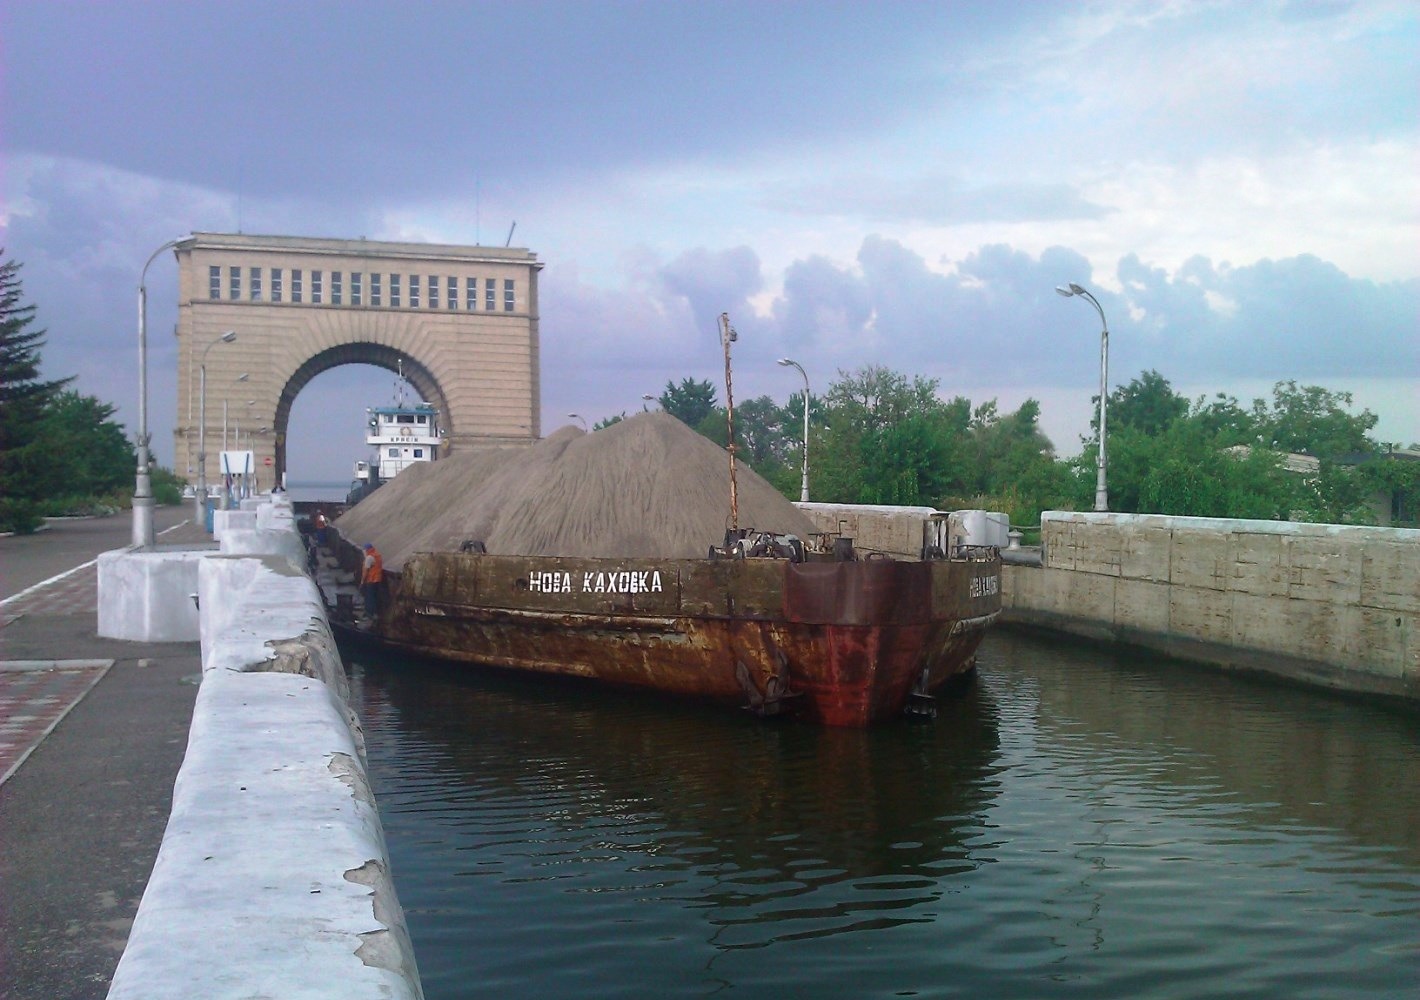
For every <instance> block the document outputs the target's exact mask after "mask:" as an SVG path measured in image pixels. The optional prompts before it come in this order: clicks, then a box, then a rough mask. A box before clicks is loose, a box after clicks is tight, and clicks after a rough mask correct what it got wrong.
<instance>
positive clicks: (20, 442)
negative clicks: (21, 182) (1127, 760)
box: [0, 250, 73, 530]
mask: <svg viewBox="0 0 1420 1000" xmlns="http://www.w3.org/2000/svg"><path fill="white" fill-rule="evenodd" d="M3 254H4V251H3V250H0V526H3V527H5V528H7V529H11V528H12V529H17V530H27V529H30V528H33V527H34V501H35V500H36V499H38V498H39V497H40V496H41V495H42V493H41V491H42V489H43V484H42V483H41V482H40V481H39V479H38V477H37V473H38V472H39V471H40V470H41V469H42V468H43V466H44V464H45V463H44V461H43V460H44V458H45V456H44V455H43V454H42V451H43V450H44V448H43V442H42V441H41V440H40V435H39V434H38V430H39V428H40V426H41V423H42V421H43V419H44V416H45V413H46V411H47V409H48V408H49V406H50V404H51V403H52V402H53V401H54V399H55V397H56V396H57V395H58V394H59V392H60V391H61V390H62V389H63V388H64V387H65V386H66V385H68V384H69V383H70V382H71V381H73V379H72V378H64V379H54V380H48V381H47V380H45V379H41V378H40V376H39V366H40V350H41V348H43V347H44V338H45V331H44V330H42V329H32V328H31V324H32V323H33V322H34V318H35V307H34V306H33V305H25V304H24V303H23V289H22V285H21V282H20V265H19V264H18V263H16V262H14V261H11V260H6V259H4V256H3Z"/></svg>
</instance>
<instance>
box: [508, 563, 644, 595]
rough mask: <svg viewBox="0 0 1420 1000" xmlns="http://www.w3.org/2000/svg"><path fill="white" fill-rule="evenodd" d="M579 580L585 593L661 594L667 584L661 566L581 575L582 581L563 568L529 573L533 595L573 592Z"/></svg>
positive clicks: (582, 591) (529, 585) (529, 587)
mask: <svg viewBox="0 0 1420 1000" xmlns="http://www.w3.org/2000/svg"><path fill="white" fill-rule="evenodd" d="M578 582H580V584H581V593H583V594H659V593H662V592H664V590H665V585H664V583H663V582H662V580H661V571H660V570H658V569H623V570H613V571H611V572H604V571H596V572H586V573H583V574H582V578H581V580H580V581H577V580H574V578H573V576H572V574H571V573H566V572H562V571H560V570H538V571H536V572H533V573H529V574H528V590H529V591H531V592H532V593H534V594H571V593H574V592H575V590H574V586H573V585H574V584H575V583H578Z"/></svg>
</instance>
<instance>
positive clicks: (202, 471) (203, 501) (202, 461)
mask: <svg viewBox="0 0 1420 1000" xmlns="http://www.w3.org/2000/svg"><path fill="white" fill-rule="evenodd" d="M236 339H237V331H236V330H228V331H227V332H226V333H224V334H222V335H221V336H220V337H218V338H217V339H216V340H214V341H212V343H210V344H208V345H207V346H206V347H204V348H203V349H202V358H201V364H200V365H199V366H198V371H199V375H198V382H197V386H198V388H197V497H196V500H195V503H194V508H195V510H196V512H197V523H198V524H200V525H206V523H207V352H208V351H210V350H212V348H214V347H216V346H217V345H218V344H230V343H231V342H232V341H234V340H236Z"/></svg>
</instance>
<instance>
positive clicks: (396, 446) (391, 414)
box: [346, 365, 444, 506]
mask: <svg viewBox="0 0 1420 1000" xmlns="http://www.w3.org/2000/svg"><path fill="white" fill-rule="evenodd" d="M399 374H400V377H399V379H398V381H396V383H395V395H394V404H393V405H391V406H372V407H370V408H368V409H367V410H366V411H365V413H366V416H367V420H366V428H367V429H366V433H365V443H366V444H368V445H369V446H370V447H371V449H372V450H373V453H374V457H373V458H372V459H370V460H368V461H366V460H361V461H357V462H356V463H355V480H354V482H352V483H351V484H350V494H349V496H348V497H347V498H346V502H347V503H348V504H350V505H352V506H353V505H354V504H357V503H359V502H360V501H361V500H363V499H364V498H365V497H367V496H369V495H370V493H372V492H374V491H375V490H376V489H378V488H379V487H380V485H381V484H382V483H385V482H388V481H389V480H391V479H393V478H394V477H395V476H397V475H399V474H400V473H401V472H403V471H404V470H405V469H407V468H409V467H410V466H412V465H419V464H421V463H424V462H433V461H436V460H437V459H438V457H439V447H440V446H441V445H442V444H443V442H444V437H443V431H442V430H441V429H440V427H439V411H438V410H436V409H435V408H434V407H433V406H431V405H430V404H428V403H426V402H424V401H423V400H417V401H415V402H412V403H411V402H409V401H408V400H407V398H406V396H405V387H406V385H407V383H406V382H405V381H404V368H403V366H402V365H401V366H400V372H399Z"/></svg>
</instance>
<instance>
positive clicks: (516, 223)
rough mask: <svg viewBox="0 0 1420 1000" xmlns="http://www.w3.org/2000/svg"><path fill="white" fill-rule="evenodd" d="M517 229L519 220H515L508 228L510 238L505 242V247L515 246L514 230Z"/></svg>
mask: <svg viewBox="0 0 1420 1000" xmlns="http://www.w3.org/2000/svg"><path fill="white" fill-rule="evenodd" d="M517 228H518V220H517V219H514V220H513V224H512V225H511V226H509V227H508V238H507V239H506V240H504V241H503V245H504V246H505V247H510V246H512V245H513V230H514V229H517Z"/></svg>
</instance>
